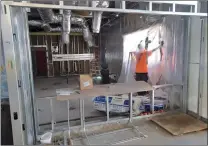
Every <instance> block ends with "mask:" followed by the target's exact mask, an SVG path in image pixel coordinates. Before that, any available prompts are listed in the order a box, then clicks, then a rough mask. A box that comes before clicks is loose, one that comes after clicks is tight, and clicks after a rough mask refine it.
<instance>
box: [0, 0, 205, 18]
mask: <svg viewBox="0 0 208 146" xmlns="http://www.w3.org/2000/svg"><path fill="white" fill-rule="evenodd" d="M134 1H135V2H138V3H140V2H145V3H146V5H147V8H146V9H145V10H142V9H127V8H126V3H125V2H126V1H121V0H120V4H121V7H120V8H99V7H90V6H67V5H55V4H54V5H52V4H40V3H30V2H28V3H23V2H11V1H4V2H2V3H3V4H5V5H10V6H17V7H27V8H50V9H70V10H88V11H103V12H117V13H140V14H154V15H184V16H207V13H200V12H199V6H200V5H199V2H198V1H148V2H146V1H139V0H134ZM155 4H169V6H168V7H169V9H168V11H164V10H154V9H153V7H154V5H155ZM179 5H183V6H189V7H190V11H189V12H182V11H179V10H177V9H176V8H177V6H179Z"/></svg>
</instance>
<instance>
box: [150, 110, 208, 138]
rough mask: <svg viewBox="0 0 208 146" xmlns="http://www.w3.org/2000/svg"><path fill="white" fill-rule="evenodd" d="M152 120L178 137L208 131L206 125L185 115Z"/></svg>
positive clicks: (166, 116)
mask: <svg viewBox="0 0 208 146" xmlns="http://www.w3.org/2000/svg"><path fill="white" fill-rule="evenodd" d="M151 120H152V121H153V122H155V123H156V124H158V125H159V126H161V127H162V128H164V129H165V130H167V131H168V132H170V133H171V134H172V135H176V136H177V135H182V134H186V133H190V132H196V131H201V130H205V129H207V124H206V123H204V122H202V121H200V120H198V119H195V118H193V117H191V116H189V115H187V114H183V113H178V114H174V115H164V116H158V117H154V118H152V119H151Z"/></svg>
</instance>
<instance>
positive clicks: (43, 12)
mask: <svg viewBox="0 0 208 146" xmlns="http://www.w3.org/2000/svg"><path fill="white" fill-rule="evenodd" d="M37 10H38V13H39V14H40V17H41V19H42V20H43V21H44V22H45V23H60V22H61V21H62V16H61V15H56V14H54V12H53V10H52V9H37Z"/></svg>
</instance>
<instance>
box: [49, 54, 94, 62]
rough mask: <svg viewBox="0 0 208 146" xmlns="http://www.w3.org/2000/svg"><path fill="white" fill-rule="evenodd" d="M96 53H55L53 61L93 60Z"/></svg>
mask: <svg viewBox="0 0 208 146" xmlns="http://www.w3.org/2000/svg"><path fill="white" fill-rule="evenodd" d="M93 59H95V55H94V54H53V55H52V61H70V60H93Z"/></svg>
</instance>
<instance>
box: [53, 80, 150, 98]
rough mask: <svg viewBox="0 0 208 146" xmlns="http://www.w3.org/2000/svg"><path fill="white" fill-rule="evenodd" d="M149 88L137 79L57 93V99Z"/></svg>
mask: <svg viewBox="0 0 208 146" xmlns="http://www.w3.org/2000/svg"><path fill="white" fill-rule="evenodd" d="M151 90H153V87H152V86H151V85H150V84H148V83H146V82H144V81H137V82H133V83H116V84H106V85H95V86H94V87H93V89H89V90H81V91H79V92H78V93H73V94H70V95H58V96H57V100H70V99H86V98H92V97H96V96H108V95H116V94H126V93H131V92H132V93H134V92H141V91H151Z"/></svg>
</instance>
